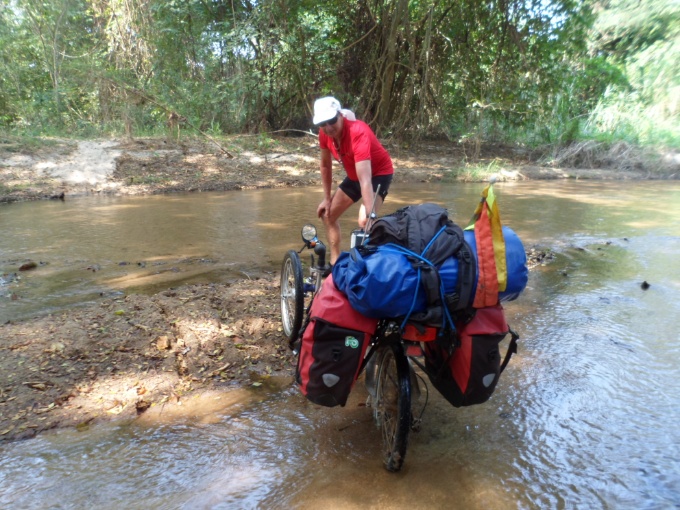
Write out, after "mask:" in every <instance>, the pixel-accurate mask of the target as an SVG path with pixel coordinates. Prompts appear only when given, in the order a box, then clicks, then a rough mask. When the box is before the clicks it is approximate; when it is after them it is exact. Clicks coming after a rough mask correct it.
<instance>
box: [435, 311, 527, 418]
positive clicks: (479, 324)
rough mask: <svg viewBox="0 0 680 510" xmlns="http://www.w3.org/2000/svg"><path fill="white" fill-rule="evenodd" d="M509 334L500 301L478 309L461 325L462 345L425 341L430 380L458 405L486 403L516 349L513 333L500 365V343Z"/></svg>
mask: <svg viewBox="0 0 680 510" xmlns="http://www.w3.org/2000/svg"><path fill="white" fill-rule="evenodd" d="M508 333H510V328H509V327H508V324H507V322H506V321H505V314H504V313H503V308H502V307H501V305H500V304H499V305H496V306H489V307H485V308H480V309H478V310H476V313H475V316H474V318H473V319H472V320H471V321H470V322H468V323H467V324H464V325H461V326H460V327H459V328H458V336H459V341H460V345H459V346H457V347H455V348H454V349H453V351H452V352H450V351H449V350H448V349H445V348H442V347H441V346H440V345H438V343H437V342H436V341H435V342H425V343H424V344H423V346H424V353H425V367H426V369H427V370H426V372H427V374H428V377H429V379H430V382H432V385H433V386H434V387H435V388H437V390H438V391H439V393H441V394H442V395H443V396H444V398H446V400H448V401H449V402H450V403H451V404H452V405H453V406H455V407H462V406H470V405H474V404H481V403H483V402H486V401H487V400H489V397H491V394H492V393H493V392H494V390H495V388H496V384H497V383H498V379H499V377H500V375H501V372H502V371H503V369H504V368H505V366H506V365H507V363H508V361H509V360H510V356H511V355H512V354H513V353H514V352H517V343H516V335H514V334H513V336H512V340H511V341H510V345H509V346H508V352H507V354H506V356H505V359H504V360H503V363H502V364H501V354H500V349H499V344H500V342H501V341H502V340H503V339H504V338H505V337H506V335H507V334H508ZM449 352H450V353H449Z"/></svg>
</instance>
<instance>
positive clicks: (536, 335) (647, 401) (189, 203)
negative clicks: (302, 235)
mask: <svg viewBox="0 0 680 510" xmlns="http://www.w3.org/2000/svg"><path fill="white" fill-rule="evenodd" d="M478 191H479V186H461V185H442V186H428V187H425V186H423V187H419V188H415V189H411V190H406V189H402V190H400V189H396V190H395V192H394V194H393V195H392V196H391V199H392V204H391V205H392V206H393V207H397V206H399V205H402V203H405V200H407V199H406V197H411V198H410V200H412V201H413V202H416V201H423V200H432V201H436V202H439V203H443V204H445V205H447V206H450V207H453V208H454V217H455V219H456V220H458V221H459V222H465V220H467V217H468V216H469V214H470V212H471V208H472V206H473V204H474V201H475V200H476V199H475V198H474V197H475V195H476V194H477V192H478ZM497 192H498V195H499V198H500V200H501V202H500V203H501V211H502V214H503V218H504V220H505V222H506V224H508V225H510V226H511V227H513V228H514V229H515V230H516V231H517V232H518V233H519V234H520V237H521V238H522V239H523V240H524V241H525V244H527V245H530V244H533V243H538V244H540V245H544V246H551V247H554V248H555V250H556V251H557V258H556V260H555V262H553V263H552V264H550V265H548V266H545V267H542V268H538V269H536V270H533V271H532V272H531V275H530V280H529V286H528V288H527V290H526V291H525V293H524V294H523V295H522V296H521V297H520V299H518V300H517V301H514V302H512V303H508V304H507V306H506V310H507V315H508V320H509V322H510V323H511V325H512V326H513V328H514V329H516V330H517V331H518V332H519V333H520V334H521V337H522V339H521V343H520V352H519V355H518V356H516V357H514V358H513V360H512V362H511V364H510V366H509V368H508V370H507V372H506V373H505V374H504V375H503V377H502V379H501V383H500V385H499V388H498V389H497V391H496V393H495V394H494V396H493V397H492V399H491V400H490V401H489V402H487V403H485V404H483V405H480V406H475V407H472V408H466V409H454V408H452V407H451V406H449V405H448V404H447V403H446V402H445V401H444V400H443V399H442V398H441V397H439V395H437V394H436V393H433V392H431V393H430V396H429V397H430V398H429V403H428V405H427V407H426V411H425V414H424V418H423V424H422V430H421V431H420V432H418V433H415V434H412V440H411V444H410V446H409V451H408V456H407V459H406V464H405V467H404V469H403V471H402V472H401V473H399V474H390V473H387V472H386V471H384V469H383V468H382V466H381V463H380V461H379V452H378V447H377V431H376V430H375V428H374V426H373V425H372V423H371V420H370V416H369V412H368V410H367V409H366V408H365V407H363V406H362V405H361V404H362V403H363V402H364V400H365V391H364V390H363V388H362V386H361V384H358V385H357V387H356V389H355V391H354V392H353V395H352V397H351V400H350V402H349V403H348V405H347V406H346V407H345V408H342V409H325V408H320V407H318V406H314V405H312V404H309V403H307V402H306V401H305V400H304V399H303V398H302V397H301V396H300V395H299V394H298V392H297V391H296V390H295V388H293V387H291V386H290V384H289V381H277V384H274V385H272V386H270V387H259V388H251V389H247V390H239V391H234V392H230V393H227V394H224V395H222V396H221V398H220V399H219V400H217V399H216V398H215V399H213V400H210V401H203V402H194V403H187V406H188V413H187V414H186V415H185V416H178V417H173V416H170V415H169V414H165V415H163V414H162V415H160V416H155V417H154V416H152V415H149V416H148V417H146V418H145V420H144V421H137V422H133V423H117V424H112V425H106V426H96V427H91V428H90V429H88V430H83V431H75V430H71V431H60V432H57V433H54V434H45V435H42V436H41V437H38V438H36V439H33V440H30V441H26V442H21V443H14V444H9V445H4V446H2V447H1V448H2V450H0V507H2V508H36V509H37V508H41V509H42V508H112V509H113V508H186V509H194V508H352V509H354V508H376V509H382V508H446V509H450V508H461V509H471V508H472V509H476V508H479V509H495V508H498V509H505V508H612V509H618V508H635V509H638V508H649V509H656V508H677V507H678V505H679V504H680V460H679V459H680V431H679V429H678V427H677V423H678V421H679V420H680V397H678V395H680V378H679V377H678V375H680V370H679V369H678V359H679V358H680V334H679V333H678V332H679V331H680V258H679V257H678V253H680V186H678V185H677V184H674V183H670V184H669V183H648V182H645V183H528V184H527V183H518V184H512V185H509V184H502V185H499V186H498V188H497ZM310 194H311V195H314V192H312V191H309V190H307V191H304V190H297V191H293V192H291V193H290V194H288V192H286V191H274V192H252V193H250V192H249V193H241V194H239V193H235V194H226V195H219V194H216V195H207V194H206V195H193V196H192V195H188V196H178V197H162V199H158V203H156V199H151V200H149V199H148V198H146V199H143V200H139V201H137V200H136V199H106V200H92V201H90V200H89V199H88V200H83V201H75V200H74V201H73V204H76V203H79V204H80V207H81V209H84V210H86V209H88V208H91V209H90V210H89V213H86V212H81V213H80V215H78V214H76V212H77V208H75V209H72V210H71V211H72V213H71V214H64V215H61V218H62V221H61V222H57V223H59V224H61V226H62V232H68V235H66V234H62V236H61V237H62V241H63V240H65V239H73V238H74V236H76V237H77V238H78V239H79V242H80V243H86V244H87V243H88V242H89V240H93V241H92V242H91V245H90V247H89V248H88V249H87V250H86V249H85V248H79V249H81V250H82V251H81V252H79V253H78V254H76V253H73V252H68V255H65V256H59V257H57V256H56V255H55V247H56V246H71V247H73V245H74V244H73V243H70V244H69V243H66V242H62V243H57V242H56V241H50V242H51V243H52V244H50V246H52V247H53V248H52V249H51V250H45V251H44V252H41V253H44V257H45V258H47V257H48V256H49V257H51V258H50V264H49V265H46V266H41V267H39V268H37V270H36V271H35V272H34V273H32V274H31V275H30V279H31V281H32V280H33V279H34V278H35V279H36V280H38V279H39V276H40V275H41V274H42V273H41V271H43V269H44V268H49V270H50V271H51V270H54V271H56V272H57V273H58V272H59V270H62V271H67V270H68V268H69V267H70V266H69V264H68V263H66V262H63V261H73V260H79V261H82V262H79V264H84V263H87V264H90V263H95V262H98V263H99V264H100V265H101V266H102V267H108V265H107V264H106V263H102V262H101V261H110V266H111V270H112V271H114V272H115V271H121V273H123V272H124V271H123V270H120V269H119V268H120V267H125V266H117V264H118V262H120V261H123V260H127V261H131V262H137V260H138V258H137V257H139V260H146V261H147V262H148V261H151V260H161V259H162V258H163V257H166V258H167V259H168V260H173V261H176V260H180V259H182V258H183V257H187V258H191V257H194V258H195V259H196V260H198V259H201V258H206V259H210V260H214V261H215V262H214V265H215V266H214V267H209V268H208V269H205V271H204V272H205V274H207V275H215V274H218V275H221V276H224V277H228V274H229V270H230V268H231V267H232V266H229V264H233V268H237V269H236V270H237V271H246V272H247V271H255V270H260V268H265V269H267V270H276V269H277V267H278V259H280V256H281V254H282V253H283V252H285V249H287V248H288V246H289V245H290V247H295V246H296V244H297V243H296V242H295V240H293V241H292V242H288V239H289V237H290V234H289V231H294V232H295V235H297V234H296V232H297V225H298V224H299V223H300V222H302V221H304V219H303V218H305V215H306V216H307V217H311V216H313V212H314V205H315V204H312V205H311V206H310V205H304V206H303V205H302V204H304V203H305V201H309V196H310ZM162 200H172V201H174V207H173V206H170V205H162ZM147 201H148V202H147ZM312 202H315V200H312ZM146 203H148V204H149V206H148V207H149V209H147V205H145V204H146ZM225 204H230V206H226V205H225ZM461 204H462V205H461ZM33 206H34V207H35V208H34V209H32V210H31V209H30V207H33ZM59 207H74V205H71V204H69V203H68V202H66V203H64V204H59V203H57V204H54V203H49V204H47V203H44V204H25V205H22V206H21V208H18V209H17V206H11V207H7V208H5V209H1V210H0V215H2V216H1V217H0V221H2V225H3V235H7V234H8V235H9V237H10V238H11V239H13V240H14V241H15V242H17V243H18V242H20V241H21V239H23V243H24V245H23V246H24V248H22V249H18V248H16V247H12V248H11V250H13V251H12V252H11V253H10V252H9V251H7V250H9V249H10V248H7V246H11V244H10V245H8V244H7V243H6V242H5V241H7V237H5V239H4V240H3V243H2V246H3V248H2V256H1V257H0V259H2V260H10V259H14V258H18V257H19V256H23V255H18V254H19V253H22V250H23V253H26V252H28V251H30V246H40V242H39V240H34V239H33V237H32V236H31V235H28V234H25V233H24V234H22V231H23V230H22V227H21V225H23V226H24V227H23V228H27V229H29V230H30V229H31V228H33V229H34V230H33V231H32V233H33V234H37V233H38V232H42V233H45V230H40V228H38V225H40V224H43V222H49V218H51V217H52V216H56V215H57V214H58V212H59V211H60V209H58V208H59ZM155 207H158V208H159V210H163V211H165V212H164V214H161V213H160V212H154V211H153V209H154V208H155ZM51 208H54V209H51ZM245 210H248V211H249V213H248V214H244V212H243V211H245ZM275 211H276V212H275ZM210 212H212V215H209V213H210ZM10 213H11V214H10ZM15 213H16V215H17V216H24V219H23V223H22V220H21V219H19V218H16V217H15V216H14V214H15ZM107 214H108V219H106V220H104V218H106V217H107ZM78 216H79V217H80V218H81V220H80V221H79V222H78V223H77V225H78V227H77V228H76V227H68V226H67V227H65V226H64V224H65V223H66V219H68V218H72V217H78ZM87 217H89V223H90V224H92V225H93V227H92V228H91V229H90V230H89V232H90V235H89V236H88V235H81V234H79V232H80V230H79V229H86V228H87V225H86V224H87V223H88V222H87V221H86V218H87ZM163 217H165V218H166V220H167V221H168V222H170V223H172V224H173V225H174V227H175V228H172V229H169V230H164V229H166V228H169V227H167V225H165V223H164V222H162V221H161V220H160V218H163ZM31 218H33V219H32V220H31ZM36 218H41V219H40V220H39V221H38V220H36ZM135 218H136V221H135ZM248 218H249V219H248ZM123 220H125V221H123ZM32 221H33V222H32ZM121 222H123V223H125V224H126V225H127V228H123V227H122V226H121ZM8 224H11V225H13V226H12V228H10V229H8V230H6V225H8ZM55 224H56V223H53V225H55ZM94 225H97V226H99V228H98V229H97V228H95V227H94ZM104 225H106V228H104ZM41 228H45V227H41ZM52 228H54V227H52ZM138 229H142V230H143V231H144V232H145V234H144V235H142V236H141V237H135V236H139V234H136V232H137V231H138ZM104 230H106V232H103V231H104ZM192 232H193V233H194V234H195V237H192V235H191V233H192ZM229 232H231V233H229ZM22 236H23V237H22ZM152 236H153V237H152ZM169 236H175V237H174V239H175V241H176V242H175V243H174V244H173V242H172V239H173V238H172V237H169ZM234 237H237V238H238V240H237V239H234ZM107 239H108V242H107ZM134 239H141V241H137V242H133V240H134ZM144 239H146V242H144ZM218 239H219V240H220V243H222V244H219V245H217V244H211V243H213V242H216V241H215V240H218ZM46 242H47V241H46ZM243 243H245V245H247V246H248V247H249V249H248V254H249V255H248V257H242V255H243V250H242V249H241V248H240V247H242V246H244V244H243ZM101 244H104V245H105V246H104V247H101ZM97 246H100V248H97ZM159 246H160V247H159ZM173 246H174V247H173ZM178 246H179V248H178ZM211 246H213V247H212V248H211ZM124 248H128V250H133V251H127V252H126V251H124ZM73 249H74V250H75V248H73ZM88 250H89V251H88ZM97 250H100V251H97ZM92 253H95V254H96V255H92ZM107 254H109V255H107ZM126 254H127V255H126ZM253 254H257V255H253ZM59 260H61V261H62V262H58V261H59ZM192 260H193V259H192ZM173 264H179V263H178V262H173ZM199 264H200V262H194V265H191V264H188V263H187V265H186V266H179V265H178V268H179V269H180V271H185V272H186V273H188V272H189V269H186V268H195V267H196V266H197V265H199ZM148 267H149V266H148V264H147V268H148ZM55 268H56V269H55ZM60 268H63V269H60ZM142 269H144V268H142ZM202 270H203V266H199V269H197V273H200V272H201V271H202ZM4 271H6V269H3V272H4ZM73 271H76V269H75V268H74V269H73ZM135 271H136V270H135ZM135 271H132V270H131V268H127V273H126V274H125V275H123V276H118V277H117V278H118V279H119V280H123V281H124V280H126V279H127V280H134V279H135V278H136V277H137V274H138V273H135ZM223 271H224V272H223ZM102 272H105V269H102V270H101V271H98V272H95V273H91V272H90V273H91V274H90V273H85V274H87V276H88V277H89V278H90V280H88V279H87V278H85V277H82V280H84V281H86V283H88V284H90V283H91V281H96V279H93V278H92V275H94V276H95V277H98V276H99V275H100V274H101V273H102ZM139 274H142V273H139ZM151 276H153V275H151ZM26 278H27V279H28V278H29V277H28V276H27V277H26ZM113 280H115V278H113V277H109V278H107V280H106V281H105V282H104V283H101V285H102V286H103V285H104V284H106V285H107V286H109V287H110V288H113V289H115V288H116V287H114V286H113V285H112V283H111V282H112V281H113ZM151 280H153V278H151ZM643 281H647V282H649V283H650V284H651V286H650V287H649V288H648V289H647V290H643V289H642V288H641V283H642V282H643ZM25 283H26V284H27V283H28V282H24V281H22V282H18V283H16V284H12V285H17V286H21V285H24V284H25ZM135 285H136V284H134V285H130V287H128V288H132V287H134V286H135ZM38 287H39V286H38V285H37V284H36V288H38ZM109 287H106V288H109ZM26 288H31V287H30V285H26ZM66 288H68V286H66ZM120 288H126V287H120ZM36 299H37V298H36ZM7 302H8V300H7V299H4V300H3V301H2V306H3V307H5V306H6V304H7ZM3 313H6V312H4V311H3Z"/></svg>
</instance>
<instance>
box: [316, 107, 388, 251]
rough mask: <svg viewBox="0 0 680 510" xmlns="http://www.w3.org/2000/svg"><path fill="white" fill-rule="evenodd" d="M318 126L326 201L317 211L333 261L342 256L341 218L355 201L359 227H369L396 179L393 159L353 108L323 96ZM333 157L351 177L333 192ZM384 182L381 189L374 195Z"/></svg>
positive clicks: (346, 178)
mask: <svg viewBox="0 0 680 510" xmlns="http://www.w3.org/2000/svg"><path fill="white" fill-rule="evenodd" d="M313 123H314V125H316V126H318V127H319V128H320V129H319V146H320V147H321V182H322V183H323V194H324V197H323V201H322V202H321V203H320V204H319V207H318V208H317V214H318V216H319V218H321V219H322V220H323V222H324V225H325V226H326V235H327V237H328V243H329V245H330V248H331V259H330V262H331V264H335V260H336V259H337V258H338V256H339V255H340V251H341V250H340V246H341V235H340V223H339V221H338V220H339V218H340V216H342V214H343V213H344V212H345V211H346V210H347V209H348V208H349V207H350V206H351V205H352V204H353V203H355V202H358V201H359V200H360V199H361V201H362V205H361V208H360V209H359V220H358V223H359V227H361V228H366V222H367V219H368V215H369V214H370V213H371V211H374V212H375V213H376V214H377V212H378V209H380V206H381V205H382V203H383V202H384V200H385V197H386V196H387V192H388V190H389V188H390V183H391V182H392V175H393V174H394V168H393V166H392V159H391V158H390V155H389V154H388V153H387V151H386V150H385V148H384V147H383V146H382V145H381V143H380V142H379V141H378V139H377V138H376V136H375V134H374V133H373V131H372V130H371V128H370V127H369V126H368V124H366V123H365V122H362V121H360V120H356V118H355V117H354V114H353V113H352V112H351V111H349V110H343V109H342V107H341V106H340V102H339V101H338V100H337V99H335V98H334V97H322V98H321V99H317V100H316V101H315V102H314V119H313ZM333 158H334V159H335V160H337V161H339V162H340V163H342V166H343V167H344V169H345V172H346V173H347V177H345V179H344V180H343V181H342V183H340V186H338V189H336V190H335V192H334V193H332V194H331V187H332V184H333ZM378 185H380V191H379V193H378V195H377V196H376V200H375V204H373V197H374V195H375V190H376V189H377V188H378Z"/></svg>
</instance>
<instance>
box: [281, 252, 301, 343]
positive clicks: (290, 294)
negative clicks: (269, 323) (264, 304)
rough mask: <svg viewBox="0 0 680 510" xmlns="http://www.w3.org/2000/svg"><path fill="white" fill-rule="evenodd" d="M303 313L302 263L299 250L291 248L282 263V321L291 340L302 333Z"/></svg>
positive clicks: (284, 330)
mask: <svg viewBox="0 0 680 510" xmlns="http://www.w3.org/2000/svg"><path fill="white" fill-rule="evenodd" d="M303 313H304V289H303V281H302V263H301V262H300V257H299V255H298V254H297V252H296V251H295V250H290V251H288V253H286V255H285V257H283V264H282V265H281V322H282V323H283V334H284V335H286V337H287V338H288V341H289V342H294V341H295V340H296V339H297V336H298V334H299V333H300V328H301V327H302V315H303Z"/></svg>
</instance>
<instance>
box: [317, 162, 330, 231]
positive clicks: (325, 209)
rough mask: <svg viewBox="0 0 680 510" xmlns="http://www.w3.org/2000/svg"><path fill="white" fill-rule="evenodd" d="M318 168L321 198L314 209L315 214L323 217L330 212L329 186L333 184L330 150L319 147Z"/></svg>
mask: <svg viewBox="0 0 680 510" xmlns="http://www.w3.org/2000/svg"><path fill="white" fill-rule="evenodd" d="M320 169H321V184H322V185H323V200H322V201H321V203H320V204H319V207H317V209H316V215H317V216H318V217H319V218H323V217H324V216H328V215H329V214H330V212H331V186H332V185H333V159H332V158H331V151H330V150H328V149H321V163H320Z"/></svg>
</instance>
